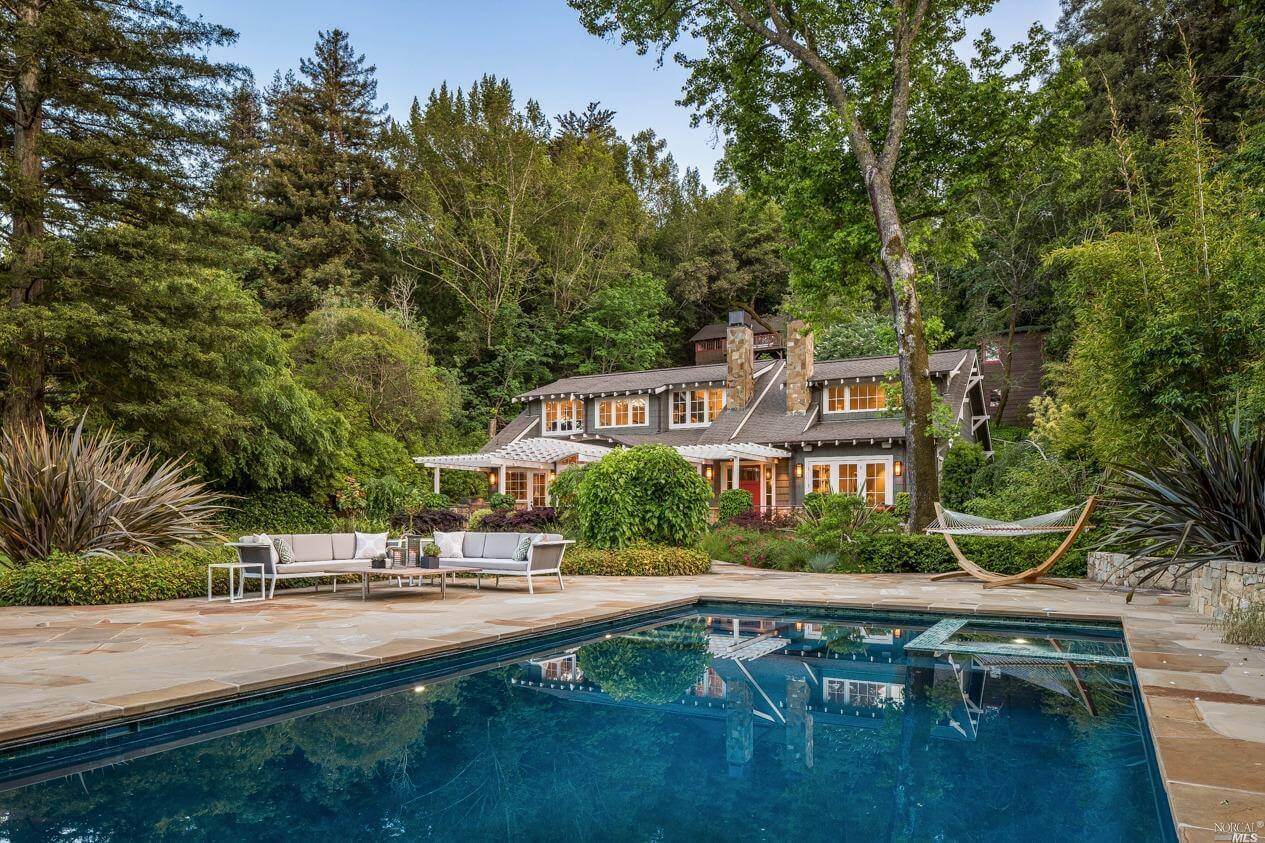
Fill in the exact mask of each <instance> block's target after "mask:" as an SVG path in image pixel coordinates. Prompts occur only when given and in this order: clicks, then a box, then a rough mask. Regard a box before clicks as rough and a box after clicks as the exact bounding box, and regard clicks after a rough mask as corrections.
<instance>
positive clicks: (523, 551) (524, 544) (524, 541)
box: [513, 536, 536, 562]
mask: <svg viewBox="0 0 1265 843" xmlns="http://www.w3.org/2000/svg"><path fill="white" fill-rule="evenodd" d="M535 538H536V537H535V536H523V537H522V538H521V539H519V540H518V547H516V548H514V556H513V559H514V561H515V562H526V561H527V554H528V552H530V551H531V546H532V545H533V544H535V541H534V540H535Z"/></svg>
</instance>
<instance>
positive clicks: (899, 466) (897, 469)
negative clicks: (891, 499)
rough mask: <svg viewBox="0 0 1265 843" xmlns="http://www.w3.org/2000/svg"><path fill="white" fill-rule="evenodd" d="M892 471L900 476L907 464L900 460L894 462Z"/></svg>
mask: <svg viewBox="0 0 1265 843" xmlns="http://www.w3.org/2000/svg"><path fill="white" fill-rule="evenodd" d="M892 473H893V474H895V475H896V476H897V477H900V476H901V475H902V474H904V473H905V464H904V463H903V462H901V461H900V460H897V461H896V462H895V463H893V464H892Z"/></svg>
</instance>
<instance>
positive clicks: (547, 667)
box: [538, 656, 584, 682]
mask: <svg viewBox="0 0 1265 843" xmlns="http://www.w3.org/2000/svg"><path fill="white" fill-rule="evenodd" d="M538 664H539V665H540V666H541V668H543V670H542V675H543V676H544V678H545V680H546V681H550V682H583V681H584V674H583V673H582V672H580V668H579V666H578V665H577V664H576V659H575V656H562V657H561V658H556V659H549V660H547V661H543V662H538Z"/></svg>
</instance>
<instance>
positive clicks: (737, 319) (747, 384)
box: [725, 310, 755, 410]
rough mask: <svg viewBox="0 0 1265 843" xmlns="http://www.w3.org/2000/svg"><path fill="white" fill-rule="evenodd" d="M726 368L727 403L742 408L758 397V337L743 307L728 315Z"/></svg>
mask: <svg viewBox="0 0 1265 843" xmlns="http://www.w3.org/2000/svg"><path fill="white" fill-rule="evenodd" d="M725 367H726V369H725V391H726V392H727V393H728V394H727V395H726V396H725V402H726V404H725V406H727V407H734V408H736V409H739V410H741V409H742V408H743V407H745V406H747V405H748V404H750V403H751V399H752V398H754V397H755V336H754V335H753V334H752V332H751V326H750V325H748V324H747V314H745V313H743V312H742V311H741V310H735V311H734V312H732V313H730V314H729V329H728V331H726V333H725Z"/></svg>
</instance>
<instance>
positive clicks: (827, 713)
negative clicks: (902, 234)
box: [0, 603, 1176, 841]
mask: <svg viewBox="0 0 1265 843" xmlns="http://www.w3.org/2000/svg"><path fill="white" fill-rule="evenodd" d="M0 788H3V792H0V839H4V840H12V841H19V840H21V841H37V840H112V841H132V840H152V839H180V840H186V839H194V840H203V839H205V840H246V839H249V840H259V841H266V840H294V839H306V840H310V841H318V840H334V839H337V840H362V839H382V838H392V839H403V840H412V839H434V840H458V839H461V840H472V839H474V840H478V839H498V840H499V839H516V840H536V839H546V840H548V839H563V838H568V839H572V840H588V839H602V840H609V839H618V840H652V839H653V840H681V839H692V840H699V839H703V840H720V839H725V840H774V839H776V840H784V839H796V840H809V841H813V840H867V841H871V840H933V839H934V840H990V841H992V840H1018V839H1062V840H1103V841H1107V840H1111V841H1115V840H1121V839H1144V840H1174V839H1176V837H1175V834H1174V831H1173V828H1172V825H1171V820H1170V818H1169V810H1168V805H1167V802H1166V799H1165V796H1164V792H1163V789H1162V786H1161V784H1160V778H1159V776H1158V774H1157V771H1156V767H1155V761H1154V758H1153V757H1152V754H1151V741H1150V737H1149V735H1148V733H1147V727H1146V723H1145V718H1144V717H1143V715H1142V712H1141V706H1140V701H1139V698H1138V692H1137V688H1136V685H1135V682H1134V679H1133V674H1132V670H1131V668H1130V667H1129V665H1128V664H1127V652H1126V650H1125V648H1124V644H1123V641H1122V639H1121V635H1120V630H1119V628H1118V627H1112V626H1109V625H1092V624H1079V625H1071V624H1052V623H1043V624H1037V623H1031V622H1023V621H1013V620H988V619H980V618H971V619H970V620H969V622H963V621H959V620H955V619H951V618H943V617H937V616H931V615H920V614H912V613H911V614H890V613H882V614H879V613H867V612H838V611H825V610H814V609H808V608H802V609H800V608H788V607H776V608H773V607H756V606H750V605H741V604H718V603H716V604H704V605H701V606H699V607H695V608H691V609H688V610H675V611H671V612H663V613H657V614H653V615H646V616H642V617H637V618H631V619H625V620H623V621H620V622H618V623H614V624H605V625H602V626H594V627H588V628H583V629H579V630H571V631H566V632H558V633H553V634H551V635H549V636H544V637H537V638H532V639H528V640H523V641H518V642H515V643H513V644H510V645H502V646H498V647H490V648H483V649H478V650H471V651H467V652H463V653H459V654H454V655H450V656H446V657H443V658H439V659H430V660H427V661H425V662H419V663H416V664H411V665H405V666H399V667H395V668H391V669H387V670H379V671H373V672H371V673H365V674H361V675H357V676H354V677H350V678H346V679H340V680H335V681H328V682H322V683H315V684H311V685H307V686H303V687H301V688H297V689H292V690H288V691H285V692H278V693H272V694H261V695H258V696H256V697H254V698H251V699H249V700H246V701H243V702H237V703H233V704H229V705H205V706H201V707H196V708H191V709H189V710H187V711H184V712H181V713H179V714H176V715H169V716H164V717H155V718H150V719H146V720H139V721H135V722H133V723H129V724H125V725H122V726H115V727H111V728H105V729H98V730H95V731H92V732H85V733H81V734H77V735H71V736H67V737H64V738H61V739H58V740H56V741H48V742H45V743H42V744H37V745H28V746H23V747H13V748H10V749H8V750H5V751H4V752H3V753H0Z"/></svg>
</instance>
